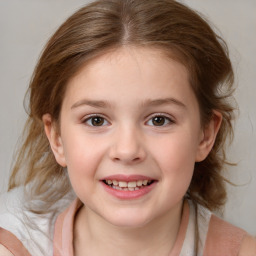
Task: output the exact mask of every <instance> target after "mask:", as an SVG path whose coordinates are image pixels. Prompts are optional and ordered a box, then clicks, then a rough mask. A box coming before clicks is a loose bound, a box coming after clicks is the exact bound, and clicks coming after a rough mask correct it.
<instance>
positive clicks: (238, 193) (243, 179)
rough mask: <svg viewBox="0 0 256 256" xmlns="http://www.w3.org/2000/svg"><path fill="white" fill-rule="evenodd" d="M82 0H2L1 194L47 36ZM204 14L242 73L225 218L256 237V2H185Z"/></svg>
mask: <svg viewBox="0 0 256 256" xmlns="http://www.w3.org/2000/svg"><path fill="white" fill-rule="evenodd" d="M86 2H88V1H85V0H84V1H82V0H76V1H74V0H8V1H5V0H0V92H1V93H0V120H1V125H0V192H3V191H5V190H6V188H7V183H8V176H9V173H10V165H11V161H12V155H13V152H14V149H15V145H16V143H17V140H18V138H19V136H20V134H21V132H22V129H23V125H24V122H25V119H26V114H25V111H24V108H23V98H24V94H25V91H26V88H27V86H28V83H29V80H30V77H31V74H32V72H33V68H34V66H35V64H36V61H37V59H38V56H39V54H40V52H41V50H42V48H43V46H44V44H45V43H46V41H47V39H48V38H49V37H50V36H51V34H52V33H53V32H54V31H55V30H56V29H57V27H58V26H59V25H60V24H61V23H62V22H63V21H64V19H65V18H67V17H68V16H69V15H70V14H72V13H73V11H74V10H77V9H78V8H79V7H81V6H82V5H84V4H85V3H86ZM182 2H185V3H187V4H188V5H189V6H191V7H193V8H195V9H196V10H198V11H199V12H201V13H203V14H204V15H205V16H206V17H207V18H208V19H209V20H210V21H211V22H212V23H213V24H214V25H216V27H217V28H218V29H219V31H221V34H222V36H223V37H224V39H225V40H226V41H227V43H228V45H229V49H230V55H231V58H232V60H233V64H234V69H235V72H236V85H237V87H238V88H237V91H236V100H237V102H238V104H239V108H240V114H239V117H238V119H237V121H236V126H235V140H234V142H233V144H232V146H231V148H230V150H229V151H228V157H229V159H230V160H231V161H235V162H237V163H238V165H237V166H236V167H232V168H228V177H229V178H230V179H231V180H232V181H233V182H235V183H236V184H239V186H238V187H230V186H228V191H229V199H228V202H227V205H226V207H225V211H224V218H225V219H226V220H228V221H230V222H231V223H233V224H235V225H237V226H239V227H242V228H244V229H246V230H247V231H248V232H250V233H251V234H253V235H256V200H255V197H256V134H255V133H256V131H255V129H256V85H255V81H256V15H255V13H256V0H244V1H241V0H183V1H182Z"/></svg>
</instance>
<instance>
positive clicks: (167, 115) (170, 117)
mask: <svg viewBox="0 0 256 256" xmlns="http://www.w3.org/2000/svg"><path fill="white" fill-rule="evenodd" d="M157 116H160V117H164V118H166V119H168V120H169V121H170V123H171V124H173V123H176V121H175V119H174V118H173V117H172V116H171V115H170V114H167V113H163V112H159V113H153V114H150V115H148V116H147V120H146V122H145V123H147V122H149V121H150V120H151V119H152V118H154V117H157ZM164 126H166V125H164ZM164 126H162V127H164ZM159 127H161V126H159Z"/></svg>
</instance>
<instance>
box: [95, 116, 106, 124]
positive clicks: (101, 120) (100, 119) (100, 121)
mask: <svg viewBox="0 0 256 256" xmlns="http://www.w3.org/2000/svg"><path fill="white" fill-rule="evenodd" d="M103 123H104V119H103V118H102V117H99V116H96V117H93V118H92V125H93V126H101V125H103Z"/></svg>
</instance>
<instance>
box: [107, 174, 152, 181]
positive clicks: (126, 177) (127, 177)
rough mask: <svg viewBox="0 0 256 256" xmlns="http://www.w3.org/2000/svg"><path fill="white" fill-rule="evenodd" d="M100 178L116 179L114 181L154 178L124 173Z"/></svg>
mask: <svg viewBox="0 0 256 256" xmlns="http://www.w3.org/2000/svg"><path fill="white" fill-rule="evenodd" d="M102 180H116V181H126V182H129V181H137V180H155V179H154V178H152V177H148V176H144V175H137V174H135V175H124V174H115V175H110V176H107V177H104V178H103V179H102Z"/></svg>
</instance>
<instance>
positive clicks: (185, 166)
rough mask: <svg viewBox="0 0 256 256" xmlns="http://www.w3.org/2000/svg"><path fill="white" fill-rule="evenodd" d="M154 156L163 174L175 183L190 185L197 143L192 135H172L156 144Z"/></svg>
mask: <svg viewBox="0 0 256 256" xmlns="http://www.w3.org/2000/svg"><path fill="white" fill-rule="evenodd" d="M156 145H157V146H155V150H154V154H155V155H154V158H155V159H156V161H157V164H158V165H159V166H160V168H161V170H162V172H163V175H165V176H166V177H168V179H167V180H168V181H169V182H170V181H172V182H173V183H175V182H177V181H178V183H179V184H180V183H184V184H185V185H187V186H189V184H190V181H191V178H192V175H193V171H194V165H195V158H196V150H197V143H196V141H195V140H194V139H193V138H192V137H191V136H188V135H187V136H186V135H185V134H183V135H182V134H181V136H177V137H172V138H171V137H170V138H168V139H165V140H163V141H160V143H158V144H156Z"/></svg>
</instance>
